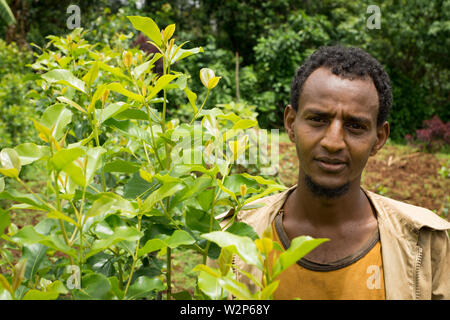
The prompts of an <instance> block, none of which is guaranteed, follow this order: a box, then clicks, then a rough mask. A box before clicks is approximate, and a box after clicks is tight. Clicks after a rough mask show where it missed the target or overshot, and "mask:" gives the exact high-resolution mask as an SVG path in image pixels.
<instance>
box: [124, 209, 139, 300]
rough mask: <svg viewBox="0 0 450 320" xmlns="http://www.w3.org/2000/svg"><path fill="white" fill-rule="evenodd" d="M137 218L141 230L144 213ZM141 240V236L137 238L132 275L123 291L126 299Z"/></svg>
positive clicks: (131, 274)
mask: <svg viewBox="0 0 450 320" xmlns="http://www.w3.org/2000/svg"><path fill="white" fill-rule="evenodd" d="M137 218H138V231H139V232H141V220H142V215H138V216H137ZM140 241H141V239H140V238H139V239H138V240H137V245H136V249H135V250H134V256H133V264H132V265H131V271H130V275H129V276H128V282H127V286H126V287H125V291H124V293H123V298H124V299H125V296H126V295H127V292H128V288H129V287H130V283H131V278H132V277H133V273H134V269H135V268H136V262H137V260H138V250H139V244H140Z"/></svg>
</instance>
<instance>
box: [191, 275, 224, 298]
mask: <svg viewBox="0 0 450 320" xmlns="http://www.w3.org/2000/svg"><path fill="white" fill-rule="evenodd" d="M198 287H199V288H200V290H202V291H203V292H204V293H205V294H206V295H207V296H208V297H210V298H211V299H213V300H219V299H225V298H226V297H227V296H228V292H227V291H226V290H223V289H222V287H221V286H220V285H219V279H218V278H216V277H213V276H212V275H210V274H209V273H207V272H205V271H201V272H200V274H199V275H198Z"/></svg>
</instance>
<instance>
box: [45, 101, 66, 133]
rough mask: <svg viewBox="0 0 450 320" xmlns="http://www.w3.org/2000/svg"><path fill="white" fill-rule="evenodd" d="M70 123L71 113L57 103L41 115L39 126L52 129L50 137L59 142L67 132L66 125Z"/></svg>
mask: <svg viewBox="0 0 450 320" xmlns="http://www.w3.org/2000/svg"><path fill="white" fill-rule="evenodd" d="M71 121H72V112H71V111H70V110H68V109H66V108H65V107H64V105H63V104H62V103H57V104H54V105H51V106H50V107H48V108H47V109H46V110H45V111H44V113H43V114H42V118H41V124H42V125H44V126H45V127H46V128H49V129H52V131H51V135H52V136H53V137H54V138H55V139H56V140H59V139H61V138H62V136H63V135H64V131H65V130H67V125H68V124H69V123H70V122H71Z"/></svg>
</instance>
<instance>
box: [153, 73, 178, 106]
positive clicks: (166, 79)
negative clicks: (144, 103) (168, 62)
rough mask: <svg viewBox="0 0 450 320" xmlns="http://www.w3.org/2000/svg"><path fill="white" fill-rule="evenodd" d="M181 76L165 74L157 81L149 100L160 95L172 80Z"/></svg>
mask: <svg viewBox="0 0 450 320" xmlns="http://www.w3.org/2000/svg"><path fill="white" fill-rule="evenodd" d="M178 77H179V75H173V74H165V75H163V76H161V77H159V79H158V80H157V81H156V84H155V86H154V87H153V88H152V89H151V90H150V93H149V95H148V97H147V99H149V100H150V99H151V98H153V97H154V96H156V95H157V94H158V92H160V91H161V90H162V89H164V88H165V87H166V86H167V85H168V84H169V83H170V82H171V81H172V80H174V79H176V78H178Z"/></svg>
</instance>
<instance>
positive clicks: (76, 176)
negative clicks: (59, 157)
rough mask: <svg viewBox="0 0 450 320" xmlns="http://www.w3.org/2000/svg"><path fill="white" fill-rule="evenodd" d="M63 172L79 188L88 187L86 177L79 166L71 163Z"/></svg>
mask: <svg viewBox="0 0 450 320" xmlns="http://www.w3.org/2000/svg"><path fill="white" fill-rule="evenodd" d="M63 171H64V172H65V173H66V174H67V175H68V176H69V177H71V178H72V180H73V182H75V183H76V184H78V185H79V186H81V187H84V186H85V185H86V178H85V177H84V174H83V169H81V168H80V167H79V166H76V165H75V164H73V163H69V164H68V165H66V166H65V167H64V168H63Z"/></svg>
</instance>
